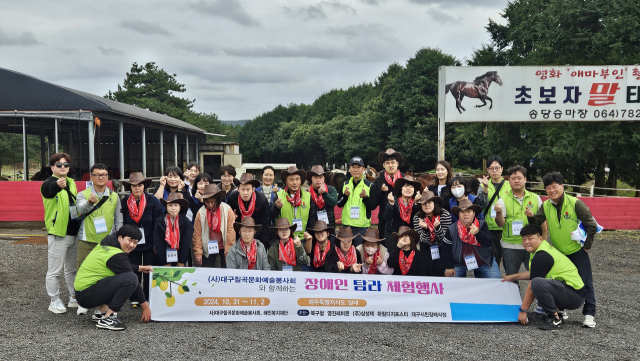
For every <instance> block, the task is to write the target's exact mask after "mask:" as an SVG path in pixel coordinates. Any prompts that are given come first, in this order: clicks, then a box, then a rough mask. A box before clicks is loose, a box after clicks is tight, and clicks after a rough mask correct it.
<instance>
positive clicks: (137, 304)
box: [131, 301, 140, 308]
mask: <svg viewBox="0 0 640 361" xmlns="http://www.w3.org/2000/svg"><path fill="white" fill-rule="evenodd" d="M139 306H140V302H138V301H131V308H138V307H139Z"/></svg>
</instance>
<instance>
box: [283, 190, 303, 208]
mask: <svg viewBox="0 0 640 361" xmlns="http://www.w3.org/2000/svg"><path fill="white" fill-rule="evenodd" d="M284 195H285V196H286V197H287V201H288V202H289V203H291V205H292V206H294V207H300V206H301V205H302V199H301V198H300V190H299V189H298V191H297V192H296V194H295V195H294V196H293V198H291V197H289V188H288V187H284Z"/></svg>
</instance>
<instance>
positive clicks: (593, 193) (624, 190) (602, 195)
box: [527, 181, 640, 197]
mask: <svg viewBox="0 0 640 361" xmlns="http://www.w3.org/2000/svg"><path fill="white" fill-rule="evenodd" d="M527 184H543V183H542V182H532V181H527ZM566 187H578V188H580V189H582V188H587V187H585V186H581V185H577V184H565V191H564V192H565V193H569V194H574V195H576V196H578V197H582V194H583V193H582V192H574V191H568V190H567V189H566ZM588 188H589V197H620V196H609V195H604V194H595V190H596V189H603V190H612V191H616V192H618V191H623V192H627V191H631V192H640V189H628V188H606V187H596V186H595V185H594V184H592V185H591V186H590V187H588ZM527 189H528V190H529V191H540V192H542V191H544V188H533V187H528V188H527Z"/></svg>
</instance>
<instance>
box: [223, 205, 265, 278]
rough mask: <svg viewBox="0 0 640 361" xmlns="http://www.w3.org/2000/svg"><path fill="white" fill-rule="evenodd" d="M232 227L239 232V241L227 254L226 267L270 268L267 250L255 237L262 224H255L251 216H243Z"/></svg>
mask: <svg viewBox="0 0 640 361" xmlns="http://www.w3.org/2000/svg"><path fill="white" fill-rule="evenodd" d="M233 229H234V230H235V231H236V234H237V233H239V234H240V242H236V243H235V244H234V245H233V246H231V249H229V253H228V254H227V268H233V269H257V270H267V271H268V270H270V269H271V267H270V266H269V260H268V259H267V251H265V249H264V246H263V245H262V242H258V241H256V239H255V236H256V234H257V233H260V230H261V229H262V225H261V224H258V225H256V222H255V221H254V220H253V217H244V219H242V222H240V223H238V222H236V223H234V224H233Z"/></svg>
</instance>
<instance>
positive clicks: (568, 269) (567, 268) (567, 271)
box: [529, 241, 584, 290]
mask: <svg viewBox="0 0 640 361" xmlns="http://www.w3.org/2000/svg"><path fill="white" fill-rule="evenodd" d="M540 251H544V252H547V253H548V254H549V255H550V256H551V257H553V267H551V270H550V271H549V273H547V275H546V276H545V278H546V279H550V280H558V281H564V282H565V283H566V284H567V285H568V286H571V287H573V289H574V290H579V289H581V288H582V287H584V282H582V278H581V277H580V274H579V273H578V269H577V268H576V266H575V265H574V264H573V262H571V260H570V259H569V258H567V256H565V255H564V254H562V253H560V251H558V250H557V249H555V248H553V246H551V245H550V244H549V242H547V241H542V243H541V244H540V247H538V249H537V250H536V251H535V252H534V253H533V254H532V255H531V258H530V259H529V271H530V272H531V260H532V259H533V257H534V256H535V255H536V253H538V252H540Z"/></svg>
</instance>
